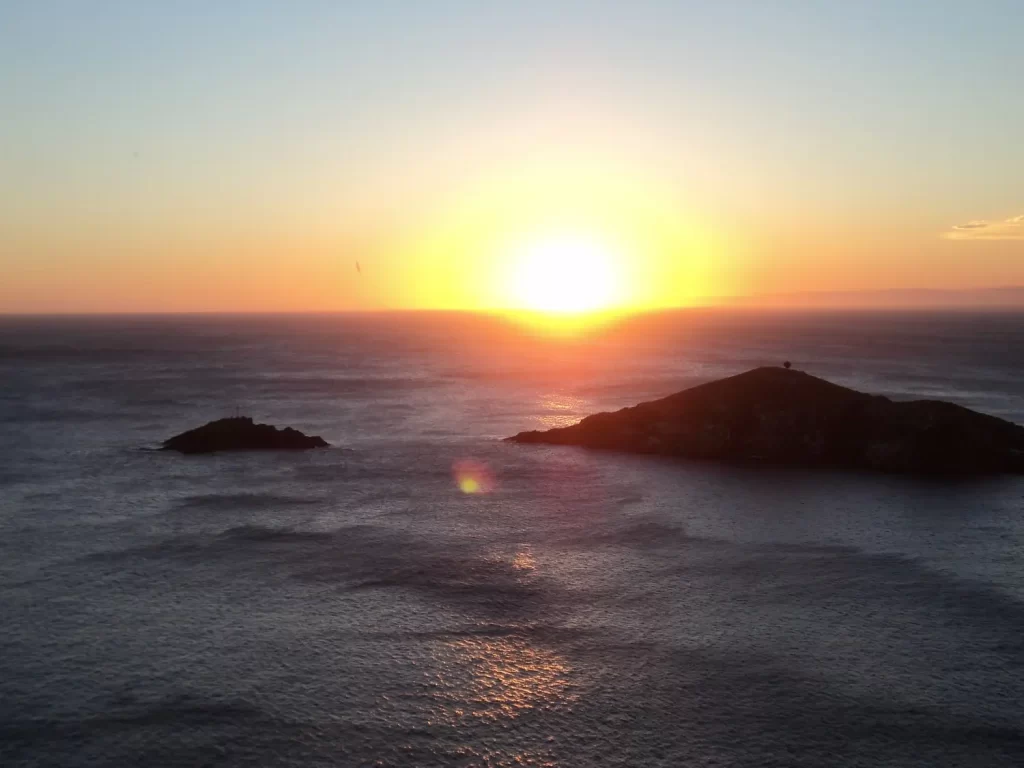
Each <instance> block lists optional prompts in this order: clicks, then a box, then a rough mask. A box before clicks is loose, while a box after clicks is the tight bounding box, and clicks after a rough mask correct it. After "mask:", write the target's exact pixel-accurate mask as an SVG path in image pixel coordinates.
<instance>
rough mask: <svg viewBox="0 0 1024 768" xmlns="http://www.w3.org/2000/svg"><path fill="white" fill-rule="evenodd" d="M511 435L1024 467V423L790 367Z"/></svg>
mask: <svg viewBox="0 0 1024 768" xmlns="http://www.w3.org/2000/svg"><path fill="white" fill-rule="evenodd" d="M506 440H507V441H511V442H516V443H548V444H553V445H573V446H580V447H584V448H598V449H608V450H615V451H626V452H629V453H642V454H657V455H666V456H677V457H681V458H687V459H709V460H717V461H728V462H743V463H764V464H776V465H789V466H797V467H832V468H843V469H856V470H872V471H881V472H908V473H927V474H961V475H962V474H981V473H1021V472H1024V427H1021V426H1018V425H1016V424H1013V423H1011V422H1008V421H1004V420H1002V419H998V418H996V417H994V416H988V415H985V414H982V413H978V412H976V411H972V410H970V409H968V408H964V407H963V406H960V405H955V404H953V403H948V402H943V401H939V400H915V401H904V402H896V401H893V400H890V399H889V398H887V397H883V396H880V395H870V394H866V393H864V392H858V391H856V390H854V389H849V388H847V387H843V386H840V385H838V384H834V383H832V382H829V381H826V380H825V379H821V378H818V377H816V376H812V375H810V374H808V373H805V372H803V371H797V370H793V369H791V368H789V367H788V366H787V367H764V368H755V369H753V370H750V371H747V372H746V373H741V374H738V375H736V376H731V377H728V378H725V379H720V380H718V381H713V382H709V383H707V384H701V385H699V386H696V387H693V388H691V389H686V390H683V391H681V392H677V393H675V394H673V395H669V396H668V397H664V398H661V399H660V400H653V401H650V402H644V403H640V404H638V405H635V406H632V407H629V408H623V409H621V410H619V411H615V412H614V413H597V414H594V415H592V416H587V417H586V418H585V419H583V420H582V421H580V422H579V423H578V424H574V425H572V426H568V427H559V428H555V429H549V430H546V431H530V432H520V433H519V434H517V435H514V436H513V437H509V438H506Z"/></svg>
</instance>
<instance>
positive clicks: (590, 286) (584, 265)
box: [509, 236, 624, 313]
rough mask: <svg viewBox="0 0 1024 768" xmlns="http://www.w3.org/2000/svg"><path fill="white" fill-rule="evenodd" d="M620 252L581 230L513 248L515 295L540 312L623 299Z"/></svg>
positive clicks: (596, 307)
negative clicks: (575, 233)
mask: <svg viewBox="0 0 1024 768" xmlns="http://www.w3.org/2000/svg"><path fill="white" fill-rule="evenodd" d="M620 266H621V255H619V254H617V253H614V252H613V251H612V249H610V248H609V247H608V246H606V245H605V244H603V243H601V242H599V241H597V240H594V239H590V238H587V237H581V236H559V237H549V238H545V239H541V240H535V241H532V242H529V243H527V244H526V245H524V246H522V247H521V248H519V249H517V250H516V252H515V253H514V254H513V264H512V270H513V271H512V280H511V284H510V286H509V292H510V294H511V296H510V298H511V299H512V301H514V302H515V303H516V304H517V305H518V306H519V307H520V308H523V309H530V310H534V311H537V312H558V313H575V312H593V311H597V310H603V309H608V308H610V307H612V306H614V305H616V304H620V303H621V302H622V301H623V299H624V297H623V296H622V292H621V275H620V274H619V272H620V269H619V268H620Z"/></svg>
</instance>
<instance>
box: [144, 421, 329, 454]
mask: <svg viewBox="0 0 1024 768" xmlns="http://www.w3.org/2000/svg"><path fill="white" fill-rule="evenodd" d="M327 446H328V443H327V442H326V441H325V440H324V439H323V438H321V437H317V436H316V435H313V436H312V437H311V436H309V435H304V434H302V433H301V432H299V431H298V430H297V429H292V428H291V427H285V428H284V429H278V428H277V427H274V426H271V425H270V424H256V423H254V422H253V420H252V419H251V418H249V417H248V416H234V417H231V418H227V419H217V421H211V422H210V423H209V424H204V425H203V426H201V427H197V428H196V429H190V430H189V431H188V432H182V433H181V434H180V435H175V436H174V437H172V438H171V439H169V440H165V441H164V444H163V450H165V451H179V452H181V453H215V452H217V451H302V450H306V449H307V448H326V447H327Z"/></svg>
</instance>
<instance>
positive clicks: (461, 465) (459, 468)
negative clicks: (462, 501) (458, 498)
mask: <svg viewBox="0 0 1024 768" xmlns="http://www.w3.org/2000/svg"><path fill="white" fill-rule="evenodd" d="M452 476H453V477H454V478H455V484H456V485H457V486H458V487H459V490H460V491H462V492H463V493H466V494H475V493H490V492H491V491H493V490H494V476H493V475H492V474H491V471H490V470H489V469H488V468H487V465H486V464H483V463H481V462H479V461H473V460H472V459H464V460H462V461H457V462H455V464H454V466H453V467H452Z"/></svg>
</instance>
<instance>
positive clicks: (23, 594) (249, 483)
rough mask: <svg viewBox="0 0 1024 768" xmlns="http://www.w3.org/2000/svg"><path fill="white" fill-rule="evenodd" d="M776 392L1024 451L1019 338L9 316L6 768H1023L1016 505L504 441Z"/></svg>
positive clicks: (1022, 485)
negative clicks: (766, 382) (947, 424)
mask: <svg viewBox="0 0 1024 768" xmlns="http://www.w3.org/2000/svg"><path fill="white" fill-rule="evenodd" d="M784 360H791V361H792V362H793V364H794V367H796V368H799V369H801V370H805V371H808V372H810V373H813V374H815V375H819V376H823V377H825V378H828V379H831V380H833V381H836V382H838V383H841V384H845V385H848V386H852V387H855V388H857V389H862V390H866V391H871V392H875V393H879V394H886V395H889V396H891V397H894V398H918V397H926V398H940V399H948V400H953V401H955V402H959V403H962V404H964V405H967V406H969V407H972V408H976V409H978V410H981V411H984V412H987V413H991V414H993V415H996V416H1000V417H1003V418H1006V419H1010V420H1013V421H1016V422H1018V423H1024V315H1015V314H1006V313H1004V314H996V313H990V314H971V313H966V312H961V313H953V314H934V313H932V314H930V313H924V312H914V313H902V314H901V313H889V314H884V313H806V312H805V313H758V312H755V311H736V312H726V311H710V310H708V311H680V312H673V313H662V314H653V315H645V316H638V317H634V318H631V319H627V320H623V321H619V322H615V323H610V324H608V325H606V326H604V327H601V328H597V329H594V330H592V331H591V332H588V333H579V334H575V335H573V334H551V335H545V334H542V333H539V332H538V331H537V329H535V328H531V327H530V326H524V325H520V324H517V323H515V322H512V321H509V320H507V319H502V318H500V317H492V316H484V315H472V314H457V313H395V314H378V315H373V314H368V315H305V316H285V315H282V316H177V317H63V318H28V317H21V318H19V317H7V318H0V382H2V385H0V457H2V463H0V606H2V624H0V764H2V765H3V766H5V768H6V767H9V766H146V767H147V768H154V767H158V766H189V767H192V766H207V765H210V766H380V767H387V766H424V767H430V766H489V767H490V766H493V767H497V766H509V767H511V766H516V767H517V768H521V767H523V766H549V767H551V768H554V767H559V768H561V767H565V768H571V767H573V766H582V767H585V766H638V767H640V766H642V767H644V768H646V767H649V766H650V767H655V766H665V767H669V766H723V767H724V766H750V767H751V768H753V767H755V766H756V767H757V768H761V767H763V766H807V767H808V768H810V767H811V766H814V767H818V766H844V767H852V766H892V767H896V766H899V767H901V768H902V767H904V766H1007V767H1009V766H1015V765H1022V764H1024V514H1022V507H1024V478H1014V477H994V478H986V479H975V480H960V481H956V482H953V481H949V482H942V481H936V480H934V479H932V480H925V479H921V478H912V477H896V476H873V475H864V474H855V473H841V472H822V471H816V472H802V471H795V470H781V469H777V468H763V469H762V468H753V467H747V468H736V467H729V466H725V465H719V464H714V463H699V462H683V461H674V460H666V459H659V458H651V457H636V456H627V455H619V454H614V453H606V452H587V451H583V450H579V449H574V448H564V447H553V446H531V445H516V444H510V443H503V442H502V441H501V438H502V437H505V436H508V435H511V434H514V433H516V432H519V431H521V430H526V429H537V428H543V427H549V426H556V425H563V424H568V423H572V422H573V421H575V420H577V419H579V418H581V417H582V416H584V415H586V414H588V413H592V412H594V411H599V410H608V409H615V408H619V407H622V406H625V405H631V404H634V403H636V402H638V401H640V400H645V399H651V398H655V397H659V396H663V395H666V394H669V393H671V392H674V391H677V390H680V389H683V388H685V387H688V386H692V385H694V384H698V383H701V382H704V381H709V380H712V379H715V378H718V377H721V376H726V375H730V374H733V373H739V372H742V371H744V370H747V369H749V368H752V367H754V366H758V365H777V364H781V362H782V361H784ZM236 411H239V412H241V413H243V414H247V415H251V416H253V417H254V418H256V420H257V421H264V422H270V423H273V424H277V425H280V426H284V425H289V426H293V427H296V428H298V429H301V430H303V431H305V432H307V433H310V434H318V435H321V436H323V437H324V438H325V439H326V440H327V441H328V442H330V443H331V444H332V446H333V447H331V448H329V449H324V450H317V451H310V452H303V453H287V454H279V453H278V454H272V453H238V454H218V455H213V456H180V455H178V454H172V453H167V452H155V451H151V450H147V449H149V448H153V447H155V446H158V445H159V443H160V442H161V441H162V440H163V439H165V438H167V437H170V436H171V435H173V434H176V433H178V432H180V431H183V430H185V429H188V428H191V427H194V426H198V425H200V424H202V423H204V422H206V421H208V420H211V419H215V418H219V417H222V416H227V415H232V414H234V413H235V412H236ZM460 472H462V473H467V472H468V473H470V474H472V475H473V477H474V478H475V482H474V483H473V485H472V486H471V487H470V486H467V485H465V484H463V485H462V487H461V488H460V484H459V482H458V480H459V477H460V476H459V473H460ZM465 488H471V489H472V490H479V491H486V492H480V493H465V492H463V489H465Z"/></svg>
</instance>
